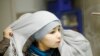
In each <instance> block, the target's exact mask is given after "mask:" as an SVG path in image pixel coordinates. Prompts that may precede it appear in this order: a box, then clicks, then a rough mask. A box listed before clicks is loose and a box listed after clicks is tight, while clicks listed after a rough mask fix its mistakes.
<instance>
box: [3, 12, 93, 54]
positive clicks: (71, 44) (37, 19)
mask: <svg viewBox="0 0 100 56" xmlns="http://www.w3.org/2000/svg"><path fill="white" fill-rule="evenodd" d="M55 20H58V21H59V19H58V18H57V17H56V16H55V15H54V14H52V13H50V12H48V11H38V12H35V13H26V14H24V15H22V16H21V17H20V18H19V19H18V20H16V21H15V22H14V23H12V24H11V25H10V27H11V28H12V30H13V37H12V38H11V39H10V46H9V48H8V49H7V51H6V53H5V55H4V56H24V55H23V53H22V49H23V46H24V44H25V43H26V41H27V40H28V38H29V37H30V36H31V35H32V34H34V33H35V32H37V31H38V30H40V29H41V28H43V27H44V26H45V25H47V24H48V23H50V22H52V21H55ZM14 49H15V50H16V51H14ZM59 51H60V54H61V56H92V53H91V48H90V45H89V42H88V41H87V40H86V39H85V38H84V37H83V36H82V35H81V34H79V33H76V32H74V31H64V33H63V37H62V41H61V44H60V46H59Z"/></svg>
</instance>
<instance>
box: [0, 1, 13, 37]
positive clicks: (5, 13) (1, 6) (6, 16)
mask: <svg viewBox="0 0 100 56" xmlns="http://www.w3.org/2000/svg"><path fill="white" fill-rule="evenodd" d="M11 21H12V20H11V6H10V0H0V39H2V38H1V37H2V31H3V29H4V28H5V27H7V25H9V24H10V23H11Z"/></svg>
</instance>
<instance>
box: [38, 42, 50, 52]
mask: <svg viewBox="0 0 100 56" xmlns="http://www.w3.org/2000/svg"><path fill="white" fill-rule="evenodd" d="M38 48H39V49H40V50H41V51H46V50H49V49H50V48H49V47H47V46H45V45H44V44H43V43H41V42H38Z"/></svg>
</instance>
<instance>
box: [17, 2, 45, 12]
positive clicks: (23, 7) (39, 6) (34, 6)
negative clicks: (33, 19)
mask: <svg viewBox="0 0 100 56" xmlns="http://www.w3.org/2000/svg"><path fill="white" fill-rule="evenodd" d="M15 2H16V12H17V13H24V12H34V11H37V10H43V9H46V7H45V6H46V5H45V1H44V0H16V1H15Z"/></svg>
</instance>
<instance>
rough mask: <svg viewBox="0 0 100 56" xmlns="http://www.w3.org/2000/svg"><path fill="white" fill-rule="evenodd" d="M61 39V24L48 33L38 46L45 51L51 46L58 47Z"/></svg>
mask: <svg viewBox="0 0 100 56" xmlns="http://www.w3.org/2000/svg"><path fill="white" fill-rule="evenodd" d="M60 41H61V31H60V26H57V27H55V28H53V29H52V30H51V31H50V32H49V33H48V34H46V35H45V36H44V37H43V39H42V40H40V41H38V47H39V49H40V50H42V51H45V50H48V49H50V48H57V47H58V46H59V44H60Z"/></svg>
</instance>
